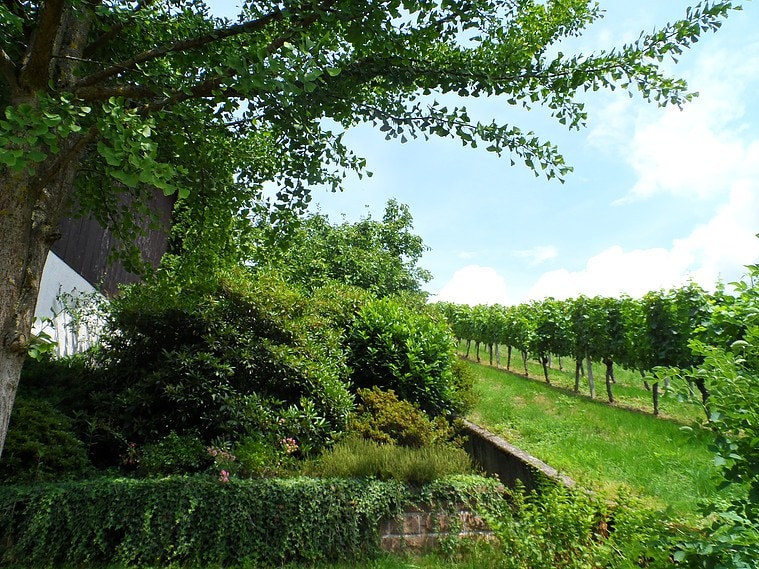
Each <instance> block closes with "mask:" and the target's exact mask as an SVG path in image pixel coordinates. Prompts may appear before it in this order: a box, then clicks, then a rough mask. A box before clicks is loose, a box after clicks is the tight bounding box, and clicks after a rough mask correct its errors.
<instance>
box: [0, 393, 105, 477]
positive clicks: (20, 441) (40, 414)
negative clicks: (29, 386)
mask: <svg viewBox="0 0 759 569" xmlns="http://www.w3.org/2000/svg"><path fill="white" fill-rule="evenodd" d="M90 468H91V466H90V463H89V461H88V460H87V451H86V449H85V446H84V444H83V443H82V442H81V441H80V440H79V439H78V438H77V437H76V435H75V434H74V428H73V424H72V421H71V420H70V419H69V418H68V417H66V416H65V415H63V414H62V413H60V412H58V411H56V409H55V408H54V407H53V406H52V405H51V404H50V403H48V402H46V401H39V400H33V399H32V400H29V399H24V398H17V399H16V403H15V405H14V407H13V413H12V414H11V421H10V428H9V430H8V436H7V438H6V441H5V448H4V449H3V457H2V460H0V480H2V481H3V482H6V483H19V482H37V481H44V480H60V479H66V478H77V477H81V476H83V475H84V474H86V473H88V472H89V471H90Z"/></svg>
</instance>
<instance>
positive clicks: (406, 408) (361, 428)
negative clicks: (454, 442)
mask: <svg viewBox="0 0 759 569" xmlns="http://www.w3.org/2000/svg"><path fill="white" fill-rule="evenodd" d="M358 397H359V402H358V405H357V407H356V411H355V413H354V414H353V416H352V417H351V419H350V422H349V430H350V431H351V432H354V433H356V434H358V435H360V436H361V437H363V438H364V439H368V440H372V441H375V442H378V443H387V444H397V445H400V446H406V447H416V448H421V447H427V446H432V445H435V444H439V443H444V442H446V441H447V440H448V439H449V438H451V436H452V429H451V427H450V426H449V424H448V422H447V421H446V419H445V418H444V417H442V416H438V417H437V418H436V419H435V420H434V421H433V420H430V419H429V417H427V415H426V414H425V413H424V411H422V410H421V409H419V408H418V407H417V406H415V405H414V404H412V403H410V402H408V401H404V400H402V399H398V397H397V396H396V394H395V392H394V391H393V390H392V389H390V390H388V391H382V390H381V389H379V388H377V387H373V388H371V389H359V390H358Z"/></svg>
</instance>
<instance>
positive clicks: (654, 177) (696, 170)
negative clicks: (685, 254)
mask: <svg viewBox="0 0 759 569" xmlns="http://www.w3.org/2000/svg"><path fill="white" fill-rule="evenodd" d="M675 73H678V71H675ZM757 76H759V45H758V44H756V43H749V44H747V45H746V46H745V49H744V50H742V51H741V52H740V53H734V52H729V51H726V50H711V51H709V52H706V53H705V54H704V55H702V56H701V57H700V58H699V60H698V62H697V65H696V66H695V67H694V70H693V71H692V72H691V73H690V74H689V77H688V81H689V86H690V87H691V88H692V89H695V90H698V91H699V97H697V98H696V99H695V100H694V101H692V102H691V103H688V104H686V105H685V106H684V107H683V109H682V110H680V109H677V108H675V107H669V108H667V109H664V110H663V109H658V108H656V107H654V106H653V105H645V104H635V103H634V102H631V101H630V100H629V99H620V98H613V100H612V102H611V103H609V104H608V105H606V106H605V107H604V108H603V110H602V111H601V112H600V113H596V114H597V115H598V116H600V119H601V120H600V121H598V122H597V124H598V126H596V127H595V128H593V129H592V130H591V131H590V133H589V135H588V141H589V143H590V144H592V145H593V146H595V147H596V148H598V149H600V150H602V151H604V152H609V151H613V152H617V153H619V154H620V156H622V157H623V158H624V160H625V161H627V162H628V164H629V165H630V166H631V167H632V169H633V170H634V172H635V173H636V178H637V179H636V181H635V182H634V183H633V184H632V186H631V189H630V191H629V193H628V195H627V196H626V197H625V198H623V199H622V200H620V201H619V202H618V203H624V202H628V201H632V200H639V199H645V198H648V197H650V196H652V195H654V194H657V193H669V194H672V195H676V196H681V197H687V198H692V197H695V198H706V197H713V196H719V195H724V194H726V193H728V192H729V190H730V188H731V186H732V184H733V182H734V181H735V180H736V179H739V178H741V177H746V176H752V177H759V167H758V165H759V162H757V157H759V150H758V149H757V145H759V141H757V140H751V139H747V138H746V128H745V127H746V124H747V121H748V120H749V119H748V118H747V114H746V113H747V108H746V103H745V102H746V101H748V100H751V98H750V96H749V95H748V93H751V92H752V91H753V90H754V89H755V88H756V85H755V81H756V77H757Z"/></svg>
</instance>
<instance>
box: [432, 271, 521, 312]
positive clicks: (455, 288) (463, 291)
mask: <svg viewBox="0 0 759 569" xmlns="http://www.w3.org/2000/svg"><path fill="white" fill-rule="evenodd" d="M435 300H440V301H445V302H455V303H457V304H469V305H471V306H474V305H477V304H504V305H507V304H511V299H510V297H509V292H508V290H507V288H506V280H505V279H504V278H503V276H501V275H499V274H498V272H497V271H496V270H495V269H493V268H491V267H481V266H480V265H468V266H466V267H463V268H461V269H459V270H458V271H456V272H455V273H454V274H453V277H452V278H451V280H450V281H448V283H446V284H445V286H443V288H441V289H440V292H439V293H438V294H437V295H436V296H435Z"/></svg>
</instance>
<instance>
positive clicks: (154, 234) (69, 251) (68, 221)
mask: <svg viewBox="0 0 759 569" xmlns="http://www.w3.org/2000/svg"><path fill="white" fill-rule="evenodd" d="M173 206H174V198H173V197H166V196H164V195H163V194H162V193H160V192H159V193H157V194H156V195H155V197H154V200H153V204H152V207H153V210H154V211H157V212H158V216H159V219H160V220H161V225H162V229H159V230H156V229H149V228H148V225H149V223H148V222H147V220H146V221H145V222H144V223H141V225H142V227H143V234H142V235H141V236H140V237H139V238H138V239H137V243H136V244H137V246H138V247H139V249H140V251H142V256H143V259H145V260H146V261H147V262H149V263H150V264H151V265H152V266H153V267H157V266H158V263H159V262H160V260H161V257H162V256H163V254H164V253H165V252H166V249H167V247H168V233H169V228H170V225H171V211H172V209H173ZM61 235H62V236H61V239H59V240H58V241H57V242H56V243H55V244H54V245H53V247H52V251H53V253H55V254H56V255H58V257H60V258H61V259H62V260H63V262H65V263H66V264H67V265H68V266H69V267H71V268H72V269H74V270H75V271H76V272H77V273H79V274H80V275H81V276H82V277H83V278H85V279H86V280H87V281H88V282H89V283H90V284H92V286H94V287H96V288H98V289H99V290H100V291H101V292H103V293H104V294H106V295H107V296H112V295H114V294H116V292H118V286H119V285H120V284H126V283H133V282H137V281H139V280H140V276H138V275H135V274H134V273H130V272H128V271H127V270H126V269H125V268H124V267H123V265H122V264H121V263H120V262H118V261H117V262H109V260H108V257H109V255H110V254H111V251H113V248H114V246H115V245H116V240H115V238H114V236H113V234H112V233H111V232H110V231H106V230H104V229H103V228H102V227H101V226H100V224H99V223H98V222H97V221H95V220H94V219H92V218H79V219H75V218H65V219H64V220H63V221H62V222H61Z"/></svg>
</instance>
